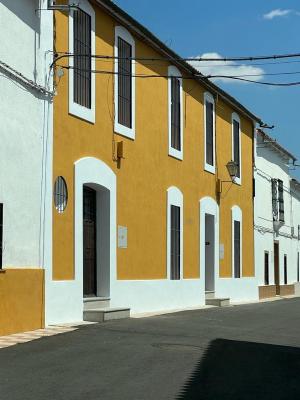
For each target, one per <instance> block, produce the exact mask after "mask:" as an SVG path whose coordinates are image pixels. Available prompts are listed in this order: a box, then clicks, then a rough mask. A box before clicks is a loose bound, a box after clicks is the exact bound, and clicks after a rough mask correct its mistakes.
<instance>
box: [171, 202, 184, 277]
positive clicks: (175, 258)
mask: <svg viewBox="0 0 300 400" xmlns="http://www.w3.org/2000/svg"><path fill="white" fill-rule="evenodd" d="M180 242H181V237H180V207H177V206H173V205H172V206H171V276H170V277H171V279H172V280H179V279H180V257H181V254H180Z"/></svg>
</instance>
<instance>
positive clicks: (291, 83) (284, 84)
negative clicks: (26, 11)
mask: <svg viewBox="0 0 300 400" xmlns="http://www.w3.org/2000/svg"><path fill="white" fill-rule="evenodd" d="M58 67H60V68H63V69H68V70H69V69H73V70H79V71H81V72H91V73H95V74H107V75H122V76H129V77H133V78H143V79H145V78H170V76H169V75H150V74H134V75H133V74H126V73H120V72H116V71H104V70H93V69H81V68H76V67H71V66H64V65H58ZM296 73H298V74H300V72H296ZM287 74H289V73H287ZM291 74H293V73H291ZM262 75H263V74H262ZM265 75H268V74H265ZM271 75H272V74H271ZM275 75H279V74H275ZM243 76H245V77H247V76H249V75H237V76H234V75H232V76H230V75H208V76H205V75H202V74H191V76H173V75H172V78H177V79H184V80H193V79H196V78H198V79H199V78H200V79H203V80H206V79H212V78H222V79H233V80H239V81H244V82H249V83H256V84H260V85H269V86H281V87H284V86H298V85H300V81H299V82H298V81H297V82H284V83H279V82H260V81H255V80H251V79H246V78H243ZM250 76H261V75H255V74H252V75H250Z"/></svg>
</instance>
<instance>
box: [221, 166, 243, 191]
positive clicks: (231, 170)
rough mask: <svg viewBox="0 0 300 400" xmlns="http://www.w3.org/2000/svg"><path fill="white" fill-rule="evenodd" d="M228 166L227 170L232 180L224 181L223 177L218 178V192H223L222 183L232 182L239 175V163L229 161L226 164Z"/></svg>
mask: <svg viewBox="0 0 300 400" xmlns="http://www.w3.org/2000/svg"><path fill="white" fill-rule="evenodd" d="M226 168H227V171H228V173H229V176H230V178H231V180H230V181H222V180H221V179H218V181H217V192H218V193H219V194H221V193H222V186H223V185H222V184H223V183H227V182H228V183H232V182H234V181H235V178H236V177H237V174H238V171H239V166H238V165H237V163H236V162H235V161H233V160H230V161H228V163H227V164H226Z"/></svg>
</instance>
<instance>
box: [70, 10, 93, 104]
mask: <svg viewBox="0 0 300 400" xmlns="http://www.w3.org/2000/svg"><path fill="white" fill-rule="evenodd" d="M73 21H74V30H73V34H74V80H73V84H74V93H73V95H74V98H73V100H74V102H75V103H77V104H80V105H81V106H83V107H86V108H91V100H92V98H91V97H92V96H91V95H92V85H91V78H92V72H91V16H90V15H88V14H87V13H85V12H84V11H82V10H76V11H74V16H73Z"/></svg>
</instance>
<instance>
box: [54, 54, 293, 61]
mask: <svg viewBox="0 0 300 400" xmlns="http://www.w3.org/2000/svg"><path fill="white" fill-rule="evenodd" d="M57 54H60V55H58V57H56V58H55V59H54V62H56V61H58V60H59V59H62V58H65V57H91V58H99V59H112V60H116V59H117V60H132V61H134V60H135V61H199V62H202V61H214V62H215V61H216V62H219V61H223V62H226V61H255V60H276V59H284V58H298V57H300V53H290V54H274V55H266V56H246V57H222V58H215V57H189V58H183V57H180V58H177V57H117V56H108V55H100V54H74V53H57Z"/></svg>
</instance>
